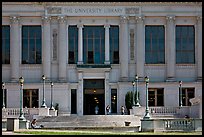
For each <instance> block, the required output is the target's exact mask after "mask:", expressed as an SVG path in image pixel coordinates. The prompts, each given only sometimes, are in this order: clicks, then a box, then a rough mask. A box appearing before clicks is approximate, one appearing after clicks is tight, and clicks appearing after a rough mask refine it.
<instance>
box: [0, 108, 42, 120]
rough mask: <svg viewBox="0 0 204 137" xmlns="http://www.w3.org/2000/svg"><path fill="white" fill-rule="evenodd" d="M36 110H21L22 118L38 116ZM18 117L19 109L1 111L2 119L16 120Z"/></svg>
mask: <svg viewBox="0 0 204 137" xmlns="http://www.w3.org/2000/svg"><path fill="white" fill-rule="evenodd" d="M38 113H39V110H38V108H23V114H24V117H26V118H29V117H30V116H32V115H35V114H38ZM19 116H20V109H19V108H4V109H2V118H18V117H19Z"/></svg>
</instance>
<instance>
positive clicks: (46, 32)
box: [42, 16, 51, 81]
mask: <svg viewBox="0 0 204 137" xmlns="http://www.w3.org/2000/svg"><path fill="white" fill-rule="evenodd" d="M50 21H51V17H49V16H43V17H42V22H43V40H42V41H43V46H42V47H43V48H42V64H43V75H45V76H46V80H48V81H49V79H50V77H51V76H50V75H51V56H50V52H51V48H50V45H51V41H50V34H51V33H50Z"/></svg>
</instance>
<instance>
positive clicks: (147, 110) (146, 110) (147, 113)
mask: <svg viewBox="0 0 204 137" xmlns="http://www.w3.org/2000/svg"><path fill="white" fill-rule="evenodd" d="M145 84H146V109H145V116H144V117H143V118H144V119H149V118H150V115H149V107H148V84H149V77H148V76H146V77H145Z"/></svg>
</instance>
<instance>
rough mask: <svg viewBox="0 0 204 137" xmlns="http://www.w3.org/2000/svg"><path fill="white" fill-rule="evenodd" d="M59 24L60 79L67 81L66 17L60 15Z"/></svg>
mask: <svg viewBox="0 0 204 137" xmlns="http://www.w3.org/2000/svg"><path fill="white" fill-rule="evenodd" d="M58 23H59V24H58V25H59V54H58V55H59V66H58V67H59V69H58V71H59V75H58V77H59V81H60V82H65V81H66V76H67V74H66V59H67V58H68V57H67V44H66V42H67V38H68V37H67V35H66V34H67V28H66V17H64V16H60V17H58Z"/></svg>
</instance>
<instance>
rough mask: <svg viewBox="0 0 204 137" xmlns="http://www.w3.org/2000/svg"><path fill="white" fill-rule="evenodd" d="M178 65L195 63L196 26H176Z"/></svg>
mask: <svg viewBox="0 0 204 137" xmlns="http://www.w3.org/2000/svg"><path fill="white" fill-rule="evenodd" d="M176 63H177V64H194V63H195V29H194V26H190V25H189V26H185V25H184V26H180V25H177V26H176Z"/></svg>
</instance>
